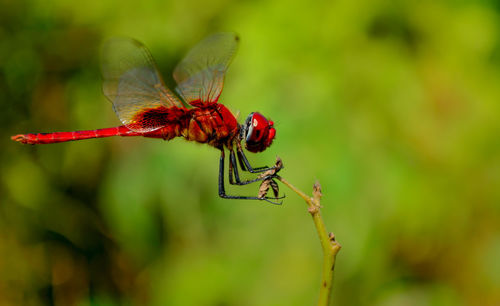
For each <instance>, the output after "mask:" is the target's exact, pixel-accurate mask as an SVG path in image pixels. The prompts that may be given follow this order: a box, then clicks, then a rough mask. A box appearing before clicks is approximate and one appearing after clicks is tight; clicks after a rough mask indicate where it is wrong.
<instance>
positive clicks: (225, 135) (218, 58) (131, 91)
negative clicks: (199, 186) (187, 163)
mask: <svg viewBox="0 0 500 306" xmlns="http://www.w3.org/2000/svg"><path fill="white" fill-rule="evenodd" d="M238 41H239V38H238V36H237V35H235V34H234V33H217V34H213V35H211V36H208V37H207V38H205V39H204V40H202V41H201V42H200V43H198V44H197V45H196V46H195V47H194V48H193V49H191V51H189V52H188V54H187V55H186V56H185V57H184V59H183V60H182V61H181V62H180V63H179V64H178V65H177V67H176V68H175V70H174V73H173V76H174V79H175V81H176V82H177V88H176V89H175V90H176V92H177V94H178V96H179V97H180V98H179V97H178V96H177V95H175V94H174V93H173V92H172V91H170V90H169V89H168V88H167V87H166V86H165V84H164V82H163V80H162V78H161V76H160V73H159V72H158V70H157V68H156V65H155V63H154V60H153V57H152V56H151V53H150V52H149V51H148V49H147V48H146V47H145V46H144V45H143V44H141V43H140V42H138V41H136V40H133V39H126V38H115V39H111V40H109V41H108V42H107V43H106V44H105V45H104V48H103V54H102V64H101V66H102V74H103V91H104V94H105V96H106V97H107V98H108V99H109V100H110V101H111V102H112V103H113V109H114V111H115V113H116V115H117V116H118V118H119V119H120V121H121V122H122V123H123V125H121V126H117V127H112V128H104V129H97V130H89V131H74V132H56V133H35V134H21V135H15V136H12V137H11V138H12V140H15V141H18V142H21V143H25V144H49V143H58V142H65V141H73V140H82V139H89V138H101V137H110V136H144V137H151V138H161V139H164V140H170V139H172V138H174V137H184V138H185V139H187V140H190V141H196V142H199V143H207V144H208V145H210V146H212V147H215V148H217V149H219V150H220V151H221V156H220V160H219V196H220V197H222V198H226V199H253V200H266V201H268V202H271V203H274V202H272V201H270V200H271V199H278V197H266V196H264V197H253V196H234V195H228V194H226V191H225V188H224V159H225V158H224V150H225V148H226V149H227V150H228V151H229V182H230V183H231V184H233V185H246V184H249V183H253V182H256V181H262V180H264V179H270V177H269V176H267V177H262V175H261V177H258V178H256V179H253V180H247V181H242V180H240V177H239V173H238V164H237V163H236V157H235V151H234V150H235V149H236V154H237V156H238V161H239V166H240V168H241V169H242V170H243V171H249V172H251V173H260V172H264V171H268V170H271V169H274V167H271V168H268V167H258V168H254V167H252V166H251V165H250V163H249V161H248V159H247V158H246V156H245V153H244V152H243V149H242V145H241V142H242V141H243V140H245V148H246V150H248V151H250V152H254V153H256V152H262V151H264V150H265V149H266V148H268V147H269V146H270V145H271V143H272V142H273V139H274V136H275V135H276V130H275V129H274V127H273V124H274V123H273V121H271V120H268V119H266V118H265V117H264V116H263V115H261V114H260V113H258V112H253V113H250V115H249V116H248V117H247V119H246V121H245V123H244V124H243V125H240V124H239V123H238V122H237V120H236V117H235V116H234V115H233V114H232V113H231V111H229V110H228V109H227V108H226V107H225V106H224V105H223V104H221V103H219V102H218V100H219V96H220V94H221V92H222V88H223V85H224V75H225V73H226V70H227V68H228V66H229V64H230V63H231V60H232V58H233V57H234V55H235V53H236V49H237V47H238ZM233 171H234V180H233Z"/></svg>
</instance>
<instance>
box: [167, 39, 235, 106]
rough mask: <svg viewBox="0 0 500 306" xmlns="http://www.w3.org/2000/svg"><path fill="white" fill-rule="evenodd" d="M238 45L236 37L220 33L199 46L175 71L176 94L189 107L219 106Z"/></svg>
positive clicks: (190, 52) (203, 41)
mask: <svg viewBox="0 0 500 306" xmlns="http://www.w3.org/2000/svg"><path fill="white" fill-rule="evenodd" d="M238 41H239V38H238V36H237V35H236V34H235V33H217V34H213V35H211V36H208V37H207V38H205V39H203V40H202V41H201V42H199V43H198V44H197V45H196V46H195V47H194V48H193V49H191V51H189V53H188V54H187V55H186V57H185V58H184V59H183V60H182V61H181V62H180V63H179V64H178V65H177V67H176V68H175V70H174V79H175V81H176V82H177V84H178V86H177V88H176V91H177V93H179V95H180V96H182V97H183V99H184V100H185V101H186V102H188V103H190V104H191V103H192V102H194V101H200V102H202V103H209V102H217V100H218V99H219V96H220V94H221V92H222V87H223V86H224V75H225V73H226V70H227V68H228V66H229V64H230V63H231V60H232V58H233V57H234V54H235V53H236V50H237V48H238Z"/></svg>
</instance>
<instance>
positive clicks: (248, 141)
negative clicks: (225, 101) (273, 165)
mask: <svg viewBox="0 0 500 306" xmlns="http://www.w3.org/2000/svg"><path fill="white" fill-rule="evenodd" d="M273 125H274V122H273V121H271V120H267V119H266V117H264V116H263V115H262V114H260V113H258V112H254V113H250V115H248V117H247V119H246V121H245V124H244V125H243V127H242V130H241V132H242V134H241V135H242V138H243V139H245V148H246V149H247V150H248V151H250V152H253V153H257V152H262V151H264V150H265V149H266V148H267V147H269V146H270V145H271V144H272V143H273V140H274V136H276V130H275V129H274V127H273Z"/></svg>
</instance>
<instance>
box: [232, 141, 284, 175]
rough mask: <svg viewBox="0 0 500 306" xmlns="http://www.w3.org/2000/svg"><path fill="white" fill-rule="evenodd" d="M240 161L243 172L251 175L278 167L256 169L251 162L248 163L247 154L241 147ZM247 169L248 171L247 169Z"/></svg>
mask: <svg viewBox="0 0 500 306" xmlns="http://www.w3.org/2000/svg"><path fill="white" fill-rule="evenodd" d="M237 150H238V161H239V162H240V167H241V169H242V170H243V171H248V172H250V173H260V172H264V171H268V170H272V169H275V168H276V166H273V167H267V166H266V167H257V168H254V167H252V165H250V162H249V161H248V159H247V157H246V156H245V153H244V152H243V149H242V148H241V145H239V146H238V148H237ZM245 168H246V169H245Z"/></svg>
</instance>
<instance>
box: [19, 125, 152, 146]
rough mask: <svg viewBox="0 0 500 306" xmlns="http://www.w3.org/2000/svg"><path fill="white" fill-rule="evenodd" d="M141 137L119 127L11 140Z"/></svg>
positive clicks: (49, 140) (36, 140)
mask: <svg viewBox="0 0 500 306" xmlns="http://www.w3.org/2000/svg"><path fill="white" fill-rule="evenodd" d="M140 135H143V134H142V133H137V132H134V131H131V130H130V129H128V128H127V127H125V126H117V127H112V128H105V129H97V130H88V131H74V132H54V133H34V134H20V135H15V136H12V137H11V139H12V140H15V141H18V142H21V143H26V144H49V143H58V142H66V141H73V140H82V139H90V138H102V137H111V136H140Z"/></svg>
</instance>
